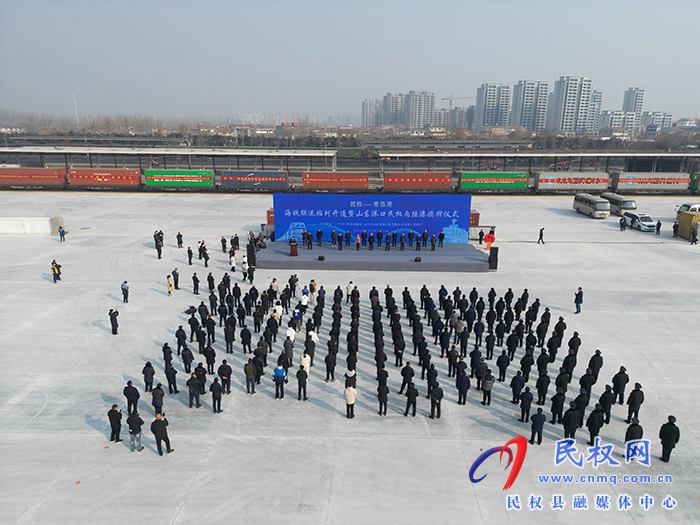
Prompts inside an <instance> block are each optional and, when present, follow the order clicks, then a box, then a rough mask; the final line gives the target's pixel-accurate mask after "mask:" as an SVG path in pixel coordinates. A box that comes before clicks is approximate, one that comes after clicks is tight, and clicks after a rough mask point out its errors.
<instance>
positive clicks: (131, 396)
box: [123, 381, 141, 416]
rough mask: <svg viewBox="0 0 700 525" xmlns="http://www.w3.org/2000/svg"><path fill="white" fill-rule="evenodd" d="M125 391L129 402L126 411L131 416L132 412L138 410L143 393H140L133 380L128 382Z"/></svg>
mask: <svg viewBox="0 0 700 525" xmlns="http://www.w3.org/2000/svg"><path fill="white" fill-rule="evenodd" d="M123 393H124V397H125V398H126V402H127V408H126V412H127V415H129V416H130V415H131V414H132V412H134V411H136V409H137V408H138V404H139V398H140V397H141V394H139V391H138V390H136V387H135V386H134V385H133V383H132V382H131V381H129V382H127V383H126V386H125V387H124V392H123Z"/></svg>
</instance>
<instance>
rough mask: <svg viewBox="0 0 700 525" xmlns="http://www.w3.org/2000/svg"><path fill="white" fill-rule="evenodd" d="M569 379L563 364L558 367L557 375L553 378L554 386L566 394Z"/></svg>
mask: <svg viewBox="0 0 700 525" xmlns="http://www.w3.org/2000/svg"><path fill="white" fill-rule="evenodd" d="M570 381H571V376H570V375H569V374H567V373H566V370H564V367H563V366H560V367H559V375H557V377H556V379H555V380H554V386H556V387H557V390H558V389H560V388H561V389H562V391H563V392H564V393H565V394H566V391H567V390H568V389H569V382H570Z"/></svg>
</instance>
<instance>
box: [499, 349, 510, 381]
mask: <svg viewBox="0 0 700 525" xmlns="http://www.w3.org/2000/svg"><path fill="white" fill-rule="evenodd" d="M509 365H510V358H509V357H508V355H507V354H506V351H505V350H503V351H502V352H501V355H499V356H498V359H496V366H497V367H498V381H500V382H501V383H503V381H505V380H506V370H508V366H509Z"/></svg>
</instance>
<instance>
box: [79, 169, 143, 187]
mask: <svg viewBox="0 0 700 525" xmlns="http://www.w3.org/2000/svg"><path fill="white" fill-rule="evenodd" d="M68 180H69V184H70V185H71V186H99V187H106V188H113V187H123V186H129V187H134V186H138V185H140V184H141V170H125V169H121V170H120V169H107V170H105V169H99V168H80V169H78V168H76V169H71V170H68Z"/></svg>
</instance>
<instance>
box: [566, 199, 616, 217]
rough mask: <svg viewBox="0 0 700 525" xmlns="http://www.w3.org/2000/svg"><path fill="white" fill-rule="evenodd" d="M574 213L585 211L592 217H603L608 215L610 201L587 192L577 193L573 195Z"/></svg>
mask: <svg viewBox="0 0 700 525" xmlns="http://www.w3.org/2000/svg"><path fill="white" fill-rule="evenodd" d="M574 209H575V210H576V213H585V214H586V215H588V216H589V217H592V218H594V219H605V218H606V217H608V216H609V215H610V203H609V202H608V201H606V200H605V199H601V198H600V197H596V196H595V195H590V194H588V193H577V194H576V196H575V197H574Z"/></svg>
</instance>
